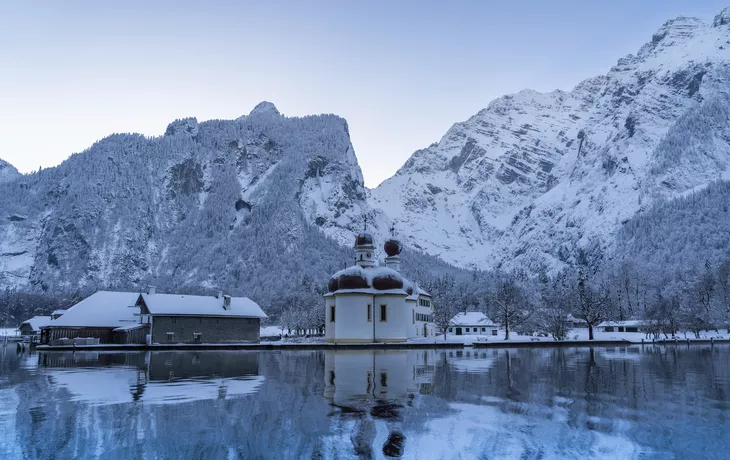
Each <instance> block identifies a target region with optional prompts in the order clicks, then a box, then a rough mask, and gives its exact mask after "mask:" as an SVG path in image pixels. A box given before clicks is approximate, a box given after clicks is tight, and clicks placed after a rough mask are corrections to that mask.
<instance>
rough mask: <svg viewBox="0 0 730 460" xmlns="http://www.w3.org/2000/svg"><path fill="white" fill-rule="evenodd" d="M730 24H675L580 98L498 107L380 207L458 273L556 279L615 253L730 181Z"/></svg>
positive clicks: (413, 169)
mask: <svg viewBox="0 0 730 460" xmlns="http://www.w3.org/2000/svg"><path fill="white" fill-rule="evenodd" d="M728 18H730V9H726V10H724V11H723V12H722V13H721V14H719V15H718V16H717V17H716V18H715V21H714V22H713V23H705V22H703V21H701V20H699V19H693V18H682V17H680V18H677V19H674V20H671V21H668V22H667V23H666V24H664V25H663V26H662V27H661V28H660V29H659V30H658V31H657V32H656V33H655V34H654V35H653V36H652V37H651V41H649V42H648V43H647V44H646V45H644V46H643V47H642V48H641V49H640V50H639V51H638V53H637V54H635V55H629V56H626V57H624V58H622V59H620V60H619V61H618V63H617V64H616V66H614V67H613V68H612V69H611V70H610V71H609V72H608V74H606V75H603V76H599V77H595V78H591V79H588V80H586V81H584V82H582V83H580V84H579V85H577V86H576V87H575V89H573V90H572V91H570V92H563V91H554V92H552V93H548V94H541V93H537V92H534V91H530V90H526V91H522V92H520V93H517V94H514V95H509V96H504V97H502V98H500V99H497V100H495V101H494V102H492V103H491V104H489V106H488V107H487V108H485V109H484V110H481V111H480V112H479V113H477V114H476V115H474V116H473V117H471V118H470V119H469V120H467V121H465V122H462V123H457V124H455V125H454V126H453V127H452V128H451V129H450V130H449V131H448V132H447V133H446V134H445V135H444V136H443V138H442V139H441V140H440V141H439V142H438V143H436V144H434V145H432V146H430V147H428V148H426V149H423V150H420V151H418V152H416V153H414V154H413V156H412V157H411V158H410V159H409V160H408V161H407V162H406V163H405V164H404V165H403V167H402V168H401V169H400V170H399V171H398V172H397V174H396V175H395V176H393V177H392V178H390V179H388V180H386V181H385V182H384V183H383V184H381V185H380V186H379V187H377V188H376V189H375V190H373V191H372V199H371V205H372V206H373V207H374V208H381V209H382V210H383V211H385V213H386V214H387V215H388V216H390V217H391V218H393V219H394V221H395V226H396V228H397V229H398V231H399V232H400V234H401V235H402V236H403V239H404V241H405V243H406V245H410V246H414V247H418V248H421V249H423V250H424V251H426V252H429V253H431V254H435V255H438V256H439V257H442V258H443V259H444V260H447V261H449V262H452V263H454V264H458V265H461V266H470V267H479V268H502V269H516V268H518V269H528V270H532V271H535V270H537V269H538V267H541V266H548V267H550V269H551V270H552V271H555V270H559V269H561V268H564V267H568V266H571V265H575V263H576V262H577V259H576V258H577V256H578V254H579V253H581V252H582V253H584V252H594V253H598V252H601V253H611V252H612V251H613V250H614V249H615V245H614V242H615V239H614V236H615V233H616V231H617V230H618V229H619V228H620V226H621V223H622V222H625V221H627V220H628V219H631V218H632V217H633V216H634V215H636V214H637V213H640V212H642V211H645V210H647V209H649V208H650V207H651V205H652V203H654V202H655V201H656V200H658V199H671V198H673V197H677V196H681V194H682V193H684V192H686V191H687V190H691V189H693V188H694V187H698V186H703V185H706V184H708V183H709V182H711V181H713V180H717V179H720V178H728V177H730V174H729V172H728V165H729V163H730V117H729V116H728V115H729V114H730V113H729V110H730V109H729V107H730V96H729V94H730V62H729V59H730V20H729V19H728ZM396 216H397V217H396Z"/></svg>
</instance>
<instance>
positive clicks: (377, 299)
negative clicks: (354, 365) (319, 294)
mask: <svg viewBox="0 0 730 460" xmlns="http://www.w3.org/2000/svg"><path fill="white" fill-rule="evenodd" d="M401 248H402V247H401V244H400V242H399V241H398V240H394V239H390V240H388V241H386V242H385V245H384V247H383V249H384V251H385V253H386V254H387V257H385V267H380V266H377V265H376V263H375V246H374V245H373V236H372V235H371V234H370V233H368V232H363V233H360V234H359V235H357V237H356V238H355V254H356V258H357V263H356V265H353V266H352V267H348V268H346V269H344V270H340V271H339V272H337V273H335V274H334V275H332V277H331V278H330V280H329V283H328V286H327V291H328V292H327V294H325V296H324V297H325V308H326V333H325V341H326V342H329V343H373V342H405V341H407V340H408V339H415V338H423V337H433V336H434V334H435V328H434V325H433V300H432V299H431V296H430V295H429V294H428V293H427V292H426V291H423V290H422V289H419V287H418V286H417V285H415V284H414V283H412V282H410V281H409V280H407V279H406V278H404V277H403V276H402V275H401V274H400V253H401Z"/></svg>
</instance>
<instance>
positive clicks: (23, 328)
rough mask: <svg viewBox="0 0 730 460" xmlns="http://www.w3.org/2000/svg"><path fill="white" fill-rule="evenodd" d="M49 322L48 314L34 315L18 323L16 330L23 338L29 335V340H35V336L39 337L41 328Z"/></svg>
mask: <svg viewBox="0 0 730 460" xmlns="http://www.w3.org/2000/svg"><path fill="white" fill-rule="evenodd" d="M50 322H51V317H50V316H34V317H32V318H30V319H28V320H25V321H23V322H22V323H20V326H19V327H18V331H20V335H21V336H23V337H24V338H25V337H29V338H30V340H31V341H35V339H36V338H38V337H40V334H41V328H42V327H43V326H45V325H46V324H48V323H50Z"/></svg>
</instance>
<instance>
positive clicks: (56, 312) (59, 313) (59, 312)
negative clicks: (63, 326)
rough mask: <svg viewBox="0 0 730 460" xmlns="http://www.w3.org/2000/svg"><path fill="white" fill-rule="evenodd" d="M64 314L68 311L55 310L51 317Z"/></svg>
mask: <svg viewBox="0 0 730 460" xmlns="http://www.w3.org/2000/svg"><path fill="white" fill-rule="evenodd" d="M64 313H66V310H53V313H51V316H61V315H63V314H64Z"/></svg>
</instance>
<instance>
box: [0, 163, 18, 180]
mask: <svg viewBox="0 0 730 460" xmlns="http://www.w3.org/2000/svg"><path fill="white" fill-rule="evenodd" d="M18 176H20V173H19V172H18V170H17V169H15V166H13V165H11V164H10V163H8V162H7V161H5V160H3V159H0V182H7V181H10V180H12V179H15V178H16V177H18Z"/></svg>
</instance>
